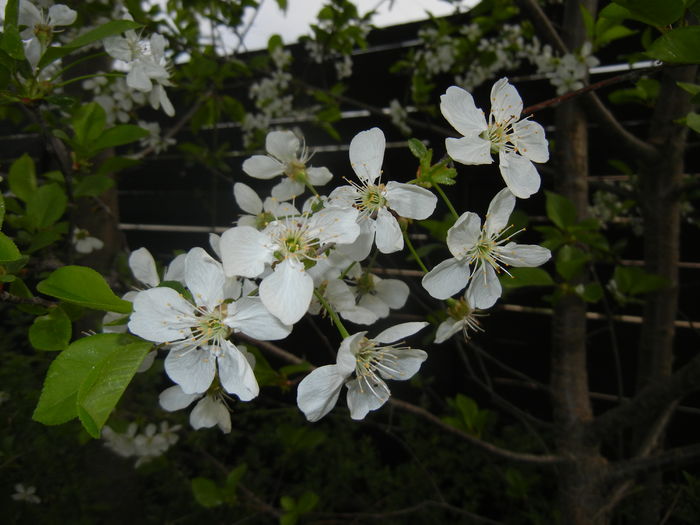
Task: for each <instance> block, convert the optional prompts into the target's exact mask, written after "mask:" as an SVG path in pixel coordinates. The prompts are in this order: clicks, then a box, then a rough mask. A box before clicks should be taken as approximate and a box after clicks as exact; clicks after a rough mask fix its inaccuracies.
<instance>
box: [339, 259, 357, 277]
mask: <svg viewBox="0 0 700 525" xmlns="http://www.w3.org/2000/svg"><path fill="white" fill-rule="evenodd" d="M356 264H357V261H353V262H351V263H350V265H349V266H348V267H347V268H345V270H343V272H342V273H341V274H340V277H338V279H345V276H346V275H347V274H348V272H350V270H352V267H353V266H355V265H356Z"/></svg>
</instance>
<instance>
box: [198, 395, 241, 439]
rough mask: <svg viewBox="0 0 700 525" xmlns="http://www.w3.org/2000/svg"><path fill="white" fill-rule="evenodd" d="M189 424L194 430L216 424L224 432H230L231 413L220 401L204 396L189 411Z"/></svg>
mask: <svg viewBox="0 0 700 525" xmlns="http://www.w3.org/2000/svg"><path fill="white" fill-rule="evenodd" d="M190 425H192V428H194V429H195V430H199V429H200V428H211V427H213V426H214V425H218V426H219V428H220V429H221V430H222V431H223V432H224V433H225V434H228V433H229V432H231V414H230V413H229V411H228V409H227V408H226V406H224V404H223V403H222V402H221V401H219V400H218V399H214V398H212V397H209V396H204V397H203V398H202V399H201V400H200V401H199V403H197V404H196V405H195V407H194V408H193V409H192V412H191V413H190Z"/></svg>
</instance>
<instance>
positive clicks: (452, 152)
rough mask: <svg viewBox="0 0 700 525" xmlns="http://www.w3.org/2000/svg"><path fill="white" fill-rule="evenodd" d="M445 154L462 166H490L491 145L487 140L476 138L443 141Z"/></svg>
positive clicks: (491, 160) (491, 159)
mask: <svg viewBox="0 0 700 525" xmlns="http://www.w3.org/2000/svg"><path fill="white" fill-rule="evenodd" d="M445 148H446V149H447V154H448V155H449V156H450V157H451V158H452V159H453V160H456V161H457V162H460V163H462V164H468V165H472V164H491V163H492V162H493V158H492V157H491V143H490V142H489V141H488V140H485V139H482V138H481V137H479V136H476V137H462V138H461V139H455V138H447V139H445Z"/></svg>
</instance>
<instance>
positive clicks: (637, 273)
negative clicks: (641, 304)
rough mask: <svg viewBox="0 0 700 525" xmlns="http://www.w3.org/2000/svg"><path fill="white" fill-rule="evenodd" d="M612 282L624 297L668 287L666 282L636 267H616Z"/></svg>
mask: <svg viewBox="0 0 700 525" xmlns="http://www.w3.org/2000/svg"><path fill="white" fill-rule="evenodd" d="M613 280H614V281H615V284H616V285H617V289H618V290H619V291H620V292H622V293H623V294H626V295H641V294H645V293H649V292H654V291H656V290H660V289H662V288H665V287H666V286H668V280H667V279H664V278H663V277H661V276H660V275H656V274H653V273H649V272H646V271H644V270H643V269H642V268H639V267H637V266H616V267H615V271H614V273H613Z"/></svg>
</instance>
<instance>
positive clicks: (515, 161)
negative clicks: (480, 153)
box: [499, 152, 540, 199]
mask: <svg viewBox="0 0 700 525" xmlns="http://www.w3.org/2000/svg"><path fill="white" fill-rule="evenodd" d="M499 162H500V166H499V168H500V170H501V176H502V177H503V180H504V181H505V183H506V185H507V186H508V189H510V191H512V192H513V195H515V196H516V197H518V198H520V199H527V198H528V197H529V196H530V195H532V194H533V193H537V191H538V190H539V189H540V174H539V173H537V169H536V168H535V166H534V165H533V164H532V162H531V161H530V160H529V159H526V158H525V157H521V156H520V155H518V154H516V153H504V152H501V153H499Z"/></svg>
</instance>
